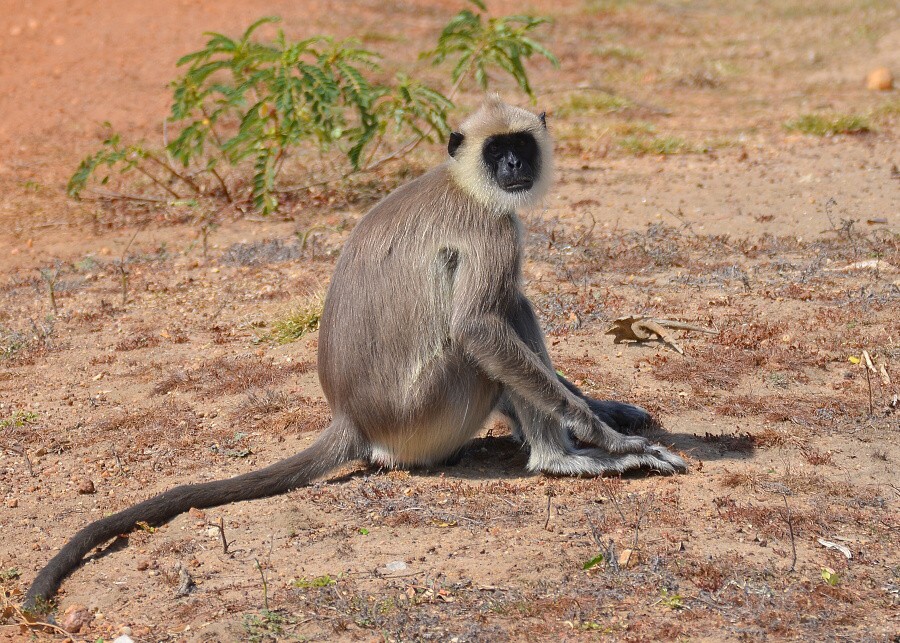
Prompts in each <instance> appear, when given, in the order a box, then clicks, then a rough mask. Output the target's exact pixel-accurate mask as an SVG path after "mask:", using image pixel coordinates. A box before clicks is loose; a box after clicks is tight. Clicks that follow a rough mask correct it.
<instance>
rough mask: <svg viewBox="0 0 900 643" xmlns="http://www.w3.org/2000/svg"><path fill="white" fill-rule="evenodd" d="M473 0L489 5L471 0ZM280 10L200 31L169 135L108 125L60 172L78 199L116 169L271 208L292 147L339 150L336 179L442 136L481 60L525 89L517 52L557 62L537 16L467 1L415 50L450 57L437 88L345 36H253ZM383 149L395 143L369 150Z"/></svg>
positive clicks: (185, 192) (179, 190) (185, 62)
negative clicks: (380, 76) (382, 67)
mask: <svg viewBox="0 0 900 643" xmlns="http://www.w3.org/2000/svg"><path fill="white" fill-rule="evenodd" d="M470 1H471V2H472V3H473V4H474V5H475V7H476V8H477V9H478V10H480V11H485V10H486V9H485V6H484V4H483V3H482V2H481V1H480V0H470ZM278 21H279V19H278V18H277V17H266V18H261V19H260V20H257V21H256V22H254V23H253V24H252V25H250V26H249V27H248V28H247V29H246V31H244V33H243V34H242V35H241V36H240V37H239V38H237V39H234V38H231V37H229V36H227V35H224V34H220V33H210V34H208V35H209V40H208V41H207V43H206V45H205V46H204V47H203V48H202V49H200V50H198V51H195V52H192V53H189V54H187V55H186V56H183V57H182V58H181V59H180V60H179V61H178V66H179V67H184V68H186V70H185V72H184V74H183V75H181V76H179V77H178V78H176V79H175V81H173V83H172V85H171V86H172V91H173V97H172V105H171V114H170V116H169V118H168V120H167V130H168V131H174V133H175V134H174V138H173V139H172V140H171V141H168V142H166V144H165V146H164V147H163V148H153V147H152V146H149V145H147V144H146V143H143V142H136V143H125V142H123V140H122V138H121V136H120V135H119V134H117V133H115V132H112V133H111V134H110V135H109V137H108V138H107V139H106V140H104V141H103V144H102V146H101V149H100V150H99V151H97V152H96V153H94V154H92V155H90V156H88V157H86V158H85V159H84V160H83V161H82V162H81V164H80V165H79V167H78V169H77V170H76V172H75V173H74V174H73V176H72V178H71V179H70V180H69V183H68V193H69V195H71V196H72V197H75V198H78V197H79V196H80V195H81V193H82V192H83V191H84V190H85V189H86V187H87V186H88V184H89V182H90V181H91V180H92V178H94V176H95V175H96V174H98V172H99V171H103V170H105V171H106V173H105V174H104V176H102V177H101V178H100V179H99V182H100V183H101V184H106V183H107V182H108V181H109V179H110V177H111V173H112V172H113V171H118V172H119V173H121V174H124V173H129V172H135V173H137V174H140V175H142V176H143V177H144V178H145V180H146V181H149V184H150V185H151V186H152V188H153V189H154V190H155V191H157V192H159V193H161V194H162V195H164V197H163V199H162V200H169V201H172V200H174V201H183V200H188V199H189V201H187V202H188V203H191V204H196V203H197V199H199V198H208V197H213V198H224V199H225V200H227V201H228V202H245V201H248V202H249V203H250V204H252V207H253V208H254V209H256V210H258V211H260V212H262V213H264V214H267V213H271V212H273V211H275V210H276V209H277V208H278V205H279V199H278V195H279V186H278V178H279V175H280V173H281V170H282V168H283V166H284V162H285V160H286V159H287V158H288V157H289V156H290V155H291V154H292V153H294V152H296V151H297V149H298V148H300V147H305V146H312V147H313V148H314V149H317V150H318V152H319V154H324V153H335V152H336V153H337V156H338V158H340V159H343V161H342V163H343V168H342V169H341V171H340V172H339V173H338V175H337V176H335V177H333V178H334V179H335V180H336V179H339V178H343V177H346V176H348V175H350V174H353V173H356V172H361V171H370V170H372V169H375V168H376V167H378V166H380V165H381V164H383V163H385V162H387V161H390V160H393V159H396V158H400V157H402V156H403V155H405V154H407V153H408V152H409V151H411V150H412V149H413V148H414V147H415V146H416V145H418V144H419V143H420V142H421V141H423V140H433V139H438V140H445V138H446V136H447V134H449V125H448V121H447V115H448V112H449V110H450V109H451V108H452V107H453V102H452V98H453V96H454V95H455V94H456V92H457V90H458V89H459V88H460V85H461V84H462V83H463V82H464V81H465V80H466V79H467V78H474V80H475V81H476V82H477V84H478V85H479V87H481V88H482V89H487V86H488V75H487V70H488V69H490V68H494V67H496V68H499V69H500V70H502V71H505V72H507V73H509V74H510V75H511V76H512V77H513V78H514V79H515V81H516V83H517V84H518V85H519V87H521V88H522V90H523V91H525V92H526V93H527V94H529V96H533V91H532V88H531V85H530V84H529V82H528V77H527V74H526V72H525V67H524V61H525V60H527V59H528V58H531V57H532V56H534V55H535V54H540V55H542V56H544V57H545V58H547V59H548V60H550V61H551V62H552V63H554V64H556V59H555V58H554V57H553V54H551V53H550V52H549V51H548V50H547V49H545V48H544V47H543V46H542V45H540V44H539V43H538V42H536V41H535V40H533V39H532V38H531V37H530V35H529V34H531V32H533V31H534V30H535V29H537V28H538V27H539V26H540V25H542V24H544V23H546V22H547V20H546V19H544V18H537V17H532V16H506V17H501V18H490V19H487V20H483V16H482V14H481V13H479V12H475V11H472V10H469V9H465V10H463V11H461V12H460V13H459V14H457V15H456V16H455V17H454V18H453V19H452V20H451V21H450V22H449V23H448V25H447V26H446V27H445V28H444V30H443V32H442V33H441V35H440V37H439V39H438V45H437V47H436V48H435V49H434V50H432V51H429V52H425V53H423V54H422V56H423V57H425V58H429V59H431V60H432V62H433V63H434V64H435V65H437V64H440V63H442V62H444V61H445V60H450V61H452V62H453V63H454V66H453V69H452V72H451V79H452V83H453V85H452V87H451V88H450V90H449V91H448V92H447V93H446V94H444V93H442V92H441V91H440V90H438V89H435V88H433V87H429V86H428V85H426V84H424V83H422V82H420V81H417V80H415V79H413V78H411V77H409V76H408V75H406V74H403V73H398V74H397V75H396V76H395V77H394V78H393V79H392V80H391V81H389V82H386V83H383V82H376V81H375V80H373V76H374V72H377V71H379V65H378V60H379V55H378V54H377V53H376V52H374V51H370V50H368V49H364V48H362V47H361V46H359V43H357V42H356V41H355V40H352V39H351V40H342V41H335V40H333V39H332V38H330V37H327V36H315V37H312V38H307V39H305V40H299V41H292V40H289V39H288V38H287V37H286V36H285V34H284V32H282V31H279V32H278V34H277V36H276V37H275V39H274V40H273V41H271V42H258V41H257V40H256V39H255V38H254V34H255V32H256V31H257V29H259V28H260V27H261V26H263V25H266V24H270V23H275V22H278ZM406 139H409V140H406ZM404 140H406V142H405V143H401V142H402V141H404ZM387 148H393V151H391V152H388V153H387V154H386V155H385V156H383V157H382V158H380V159H376V158H375V154H376V153H378V151H379V150H386V149H387ZM223 167H224V168H230V169H234V168H240V169H242V170H243V169H250V170H251V172H252V178H251V180H250V181H249V189H247V188H243V189H242V188H239V187H236V186H235V182H234V181H232V182H231V185H229V180H228V179H229V176H228V175H227V174H225V173H223V172H222V171H221V170H222V168H223ZM114 196H115V195H114ZM157 198H158V197H157ZM151 200H156V199H153V198H151Z"/></svg>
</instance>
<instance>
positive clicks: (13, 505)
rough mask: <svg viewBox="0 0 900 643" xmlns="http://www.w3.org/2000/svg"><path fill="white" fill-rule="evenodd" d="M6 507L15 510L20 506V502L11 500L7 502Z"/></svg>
mask: <svg viewBox="0 0 900 643" xmlns="http://www.w3.org/2000/svg"><path fill="white" fill-rule="evenodd" d="M6 506H7V507H9V508H10V509H15V508H16V507H18V506H19V501H18V500H16V499H15V498H10V499H9V500H7V501H6Z"/></svg>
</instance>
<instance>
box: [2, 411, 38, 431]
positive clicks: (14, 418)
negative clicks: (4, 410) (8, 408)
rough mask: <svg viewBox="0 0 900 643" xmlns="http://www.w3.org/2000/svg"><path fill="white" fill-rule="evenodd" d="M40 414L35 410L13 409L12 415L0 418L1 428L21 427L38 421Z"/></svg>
mask: <svg viewBox="0 0 900 643" xmlns="http://www.w3.org/2000/svg"><path fill="white" fill-rule="evenodd" d="M37 419H38V414H37V413H35V412H33V411H13V412H12V415H10V416H9V417H5V418H3V419H2V420H0V429H14V428H21V427H23V426H25V425H26V424H34V423H35V422H37Z"/></svg>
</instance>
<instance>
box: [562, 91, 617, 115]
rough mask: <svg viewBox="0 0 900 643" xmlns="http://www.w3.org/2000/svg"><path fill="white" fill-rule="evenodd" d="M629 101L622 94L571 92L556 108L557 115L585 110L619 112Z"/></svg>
mask: <svg viewBox="0 0 900 643" xmlns="http://www.w3.org/2000/svg"><path fill="white" fill-rule="evenodd" d="M630 105H631V102H630V101H629V100H628V99H627V98H623V97H622V96H616V95H615V94H608V93H606V92H590V93H577V94H572V96H570V97H569V100H567V101H566V102H565V104H563V105H562V106H561V107H560V108H559V109H558V110H556V114H557V116H568V115H571V114H582V113H585V112H603V113H607V114H608V113H612V112H619V111H622V110H623V109H625V108H627V107H629V106H630Z"/></svg>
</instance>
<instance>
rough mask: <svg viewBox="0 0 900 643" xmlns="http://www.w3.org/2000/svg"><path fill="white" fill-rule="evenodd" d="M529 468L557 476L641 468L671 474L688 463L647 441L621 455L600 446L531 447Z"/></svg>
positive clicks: (683, 468) (679, 471) (682, 470)
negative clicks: (561, 450) (558, 449)
mask: <svg viewBox="0 0 900 643" xmlns="http://www.w3.org/2000/svg"><path fill="white" fill-rule="evenodd" d="M528 468H529V469H530V470H531V471H542V472H544V473H549V474H551V475H558V476H602V475H610V474H620V473H625V472H626V471H635V470H640V469H644V470H650V471H655V472H657V473H661V474H663V475H672V474H675V473H685V472H686V471H687V463H686V462H685V461H684V460H682V459H681V458H680V457H678V456H677V455H675V454H674V453H672V452H671V451H669V450H668V449H666V448H665V447H661V446H658V445H647V446H646V447H645V450H644V452H643V453H627V454H621V455H616V454H611V453H607V452H606V451H601V450H600V449H579V450H577V451H574V452H572V453H546V452H545V453H543V454H541V453H538V452H536V451H535V450H534V449H532V451H531V458H530V459H529V461H528Z"/></svg>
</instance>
